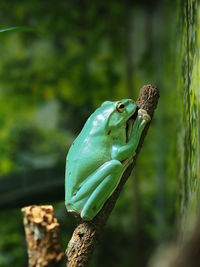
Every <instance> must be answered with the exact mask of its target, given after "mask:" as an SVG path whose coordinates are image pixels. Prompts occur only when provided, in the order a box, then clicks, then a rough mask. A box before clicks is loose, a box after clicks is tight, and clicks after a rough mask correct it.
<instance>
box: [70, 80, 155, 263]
mask: <svg viewBox="0 0 200 267" xmlns="http://www.w3.org/2000/svg"><path fill="white" fill-rule="evenodd" d="M158 98H159V91H158V89H157V88H156V87H154V86H151V85H146V86H144V87H143V88H142V89H141V90H140V95H139V97H138V100H137V105H138V107H139V108H143V109H145V110H146V111H147V112H148V114H149V115H150V116H151V118H152V117H153V113H154V110H155V108H156V106H157V102H158ZM149 125H150V123H148V125H146V128H145V129H144V131H143V134H142V137H141V140H140V143H139V145H138V148H137V151H136V155H135V156H134V158H133V163H132V164H131V165H130V166H129V167H128V168H127V170H126V171H125V173H124V175H123V176H122V178H121V181H120V183H119V185H118V187H117V188H116V190H115V191H114V193H113V194H112V195H111V197H110V198H109V199H108V201H107V202H106V203H105V205H104V207H103V208H102V210H101V211H100V212H99V214H98V215H97V216H96V217H95V218H94V219H93V220H92V221H89V222H86V221H80V223H79V224H78V226H77V227H76V229H75V230H74V233H73V235H72V238H71V240H70V242H69V244H68V247H67V250H66V257H67V263H66V266H67V267H85V266H88V263H89V260H90V257H91V255H92V253H93V251H94V249H95V246H96V244H97V241H98V239H99V237H100V235H101V234H102V231H103V228H104V226H105V224H106V222H107V220H108V217H109V215H110V213H111V211H112V209H113V208H114V206H115V203H116V201H117V199H118V197H119V194H120V192H121V190H122V188H123V185H124V184H125V182H126V180H127V179H128V177H129V176H130V174H131V171H132V169H133V167H134V166H135V163H136V158H137V156H138V153H139V151H140V149H141V147H142V144H143V142H144V138H145V136H146V133H147V130H148V128H149Z"/></svg>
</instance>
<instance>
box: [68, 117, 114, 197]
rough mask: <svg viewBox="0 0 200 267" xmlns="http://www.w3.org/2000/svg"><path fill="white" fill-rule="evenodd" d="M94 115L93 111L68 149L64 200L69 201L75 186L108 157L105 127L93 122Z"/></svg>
mask: <svg viewBox="0 0 200 267" xmlns="http://www.w3.org/2000/svg"><path fill="white" fill-rule="evenodd" d="M97 115H98V114H97ZM95 116H96V114H95V113H93V114H92V115H91V117H90V118H89V119H88V121H87V122H86V124H85V125H84V127H83V129H82V131H81V132H80V134H79V135H78V136H77V138H76V139H75V141H74V142H73V143H72V145H71V147H70V149H69V152H68V155H67V159H66V172H65V187H66V188H65V191H66V193H65V196H66V202H68V201H70V199H71V197H72V194H73V192H74V191H75V190H77V188H76V187H77V186H80V185H81V183H82V182H83V181H84V180H85V179H86V178H87V177H88V176H89V175H90V174H92V173H93V172H94V171H95V170H96V169H97V168H98V167H100V166H101V165H102V163H104V162H106V161H107V160H109V159H110V155H109V153H108V149H109V143H108V140H107V138H106V137H105V134H104V131H105V129H104V128H103V127H98V125H96V124H97V123H96V124H95V122H96V120H95Z"/></svg>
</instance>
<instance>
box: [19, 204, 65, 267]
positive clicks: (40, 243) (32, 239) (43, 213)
mask: <svg viewBox="0 0 200 267" xmlns="http://www.w3.org/2000/svg"><path fill="white" fill-rule="evenodd" d="M22 212H23V214H24V227H25V235H26V242H27V251H28V258H29V265H28V266H29V267H44V266H45V267H53V266H54V267H57V266H60V264H61V262H62V259H63V256H64V253H63V252H62V250H61V245H60V240H59V231H58V230H59V223H58V221H57V219H56V218H55V217H54V212H53V207H52V206H47V205H46V206H35V205H33V206H28V207H24V208H22Z"/></svg>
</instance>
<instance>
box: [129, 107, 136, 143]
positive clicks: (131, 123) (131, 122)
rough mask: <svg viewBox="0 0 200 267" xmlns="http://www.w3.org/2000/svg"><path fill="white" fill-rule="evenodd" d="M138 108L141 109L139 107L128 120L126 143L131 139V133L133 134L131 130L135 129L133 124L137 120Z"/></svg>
mask: <svg viewBox="0 0 200 267" xmlns="http://www.w3.org/2000/svg"><path fill="white" fill-rule="evenodd" d="M138 110H139V108H138V107H137V108H136V111H135V112H134V114H133V115H131V117H130V118H129V119H128V120H127V122H126V143H127V142H128V141H129V138H130V135H131V132H132V129H133V125H134V123H135V120H136V118H137V114H138Z"/></svg>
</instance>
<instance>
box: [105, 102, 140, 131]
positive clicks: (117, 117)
mask: <svg viewBox="0 0 200 267" xmlns="http://www.w3.org/2000/svg"><path fill="white" fill-rule="evenodd" d="M101 109H104V112H105V113H107V114H108V117H107V120H106V131H112V130H113V129H116V128H118V127H120V128H121V127H126V125H127V122H128V120H129V119H130V118H131V117H132V116H133V114H134V113H135V112H136V109H137V105H136V103H135V101H134V100H132V99H122V100H120V101H116V102H111V101H106V102H104V103H103V104H102V106H101Z"/></svg>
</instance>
